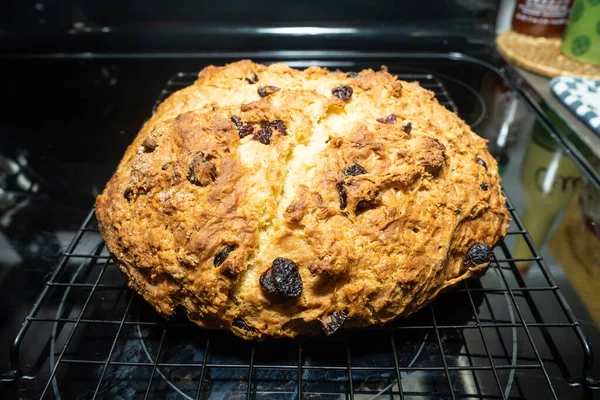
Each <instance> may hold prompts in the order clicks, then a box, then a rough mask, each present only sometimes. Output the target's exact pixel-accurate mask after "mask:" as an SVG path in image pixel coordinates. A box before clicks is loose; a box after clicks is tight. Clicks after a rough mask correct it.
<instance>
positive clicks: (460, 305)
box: [2, 73, 598, 399]
mask: <svg viewBox="0 0 600 400" xmlns="http://www.w3.org/2000/svg"><path fill="white" fill-rule="evenodd" d="M195 77H196V75H195V74H187V73H179V74H177V75H175V76H174V77H173V78H171V79H170V80H169V81H168V83H167V85H166V87H165V89H164V90H163V91H162V93H161V96H160V98H159V99H158V101H157V103H156V104H159V103H160V102H161V101H162V100H163V99H164V98H165V97H166V96H168V95H169V94H171V93H172V92H174V91H176V90H178V89H180V88H183V87H185V86H188V85H190V84H191V83H192V82H193V80H194V79H195ZM400 78H401V79H403V80H417V81H419V82H420V83H421V85H422V86H424V87H425V88H427V89H430V90H432V91H434V92H435V94H436V96H437V98H438V100H439V101H440V103H442V104H444V105H445V106H446V107H448V108H449V109H450V110H452V111H453V112H457V107H456V105H455V104H454V102H453V101H452V99H451V98H450V96H449V94H448V92H447V91H446V89H445V88H444V86H443V84H442V82H441V81H440V80H438V79H437V78H436V77H434V76H432V75H428V74H408V75H400ZM508 210H509V212H510V214H511V218H512V223H511V226H510V228H509V232H508V235H507V237H506V239H505V240H504V241H503V242H501V243H500V244H499V245H498V246H497V247H496V249H495V250H494V260H493V263H492V265H491V268H490V269H489V271H488V272H487V274H486V275H485V276H483V277H482V278H480V279H469V280H466V281H464V282H462V283H461V284H460V286H459V287H458V288H456V289H455V290H452V291H449V292H447V293H444V294H441V295H440V296H439V298H438V299H437V300H436V301H434V302H433V303H432V304H431V305H429V306H428V307H426V308H425V309H424V310H422V311H420V312H418V313H416V314H415V315H413V316H411V317H410V318H408V319H400V320H398V321H395V322H393V323H390V324H388V325H386V326H381V327H380V326H376V327H369V328H363V329H349V330H342V331H340V332H338V333H336V334H335V335H333V336H331V337H328V338H325V337H320V338H298V339H293V340H291V339H289V340H288V339H285V340H267V341H265V342H262V343H249V342H244V341H242V340H241V339H239V338H236V337H235V336H233V335H232V334H230V333H228V332H224V331H209V330H204V329H201V328H199V327H197V326H195V325H193V324H192V323H190V322H189V321H187V319H185V317H181V316H175V317H173V318H172V319H170V320H168V321H167V320H163V319H161V318H160V317H158V316H157V314H156V313H155V312H154V311H153V310H152V309H151V308H150V306H148V305H147V304H146V303H145V302H144V301H143V299H141V297H140V296H138V295H137V294H135V293H134V292H133V291H131V290H129V289H128V288H127V286H126V284H125V282H124V279H123V276H122V274H121V273H120V271H118V269H117V268H116V266H115V265H114V263H113V262H112V260H111V259H110V257H109V255H108V253H107V250H106V248H105V247H104V244H103V242H102V238H101V237H100V234H99V231H98V228H97V223H96V220H95V217H94V212H93V210H92V211H91V212H90V214H89V215H88V217H87V219H86V220H85V221H84V223H83V225H82V226H81V228H80V229H79V230H78V232H77V234H76V235H75V237H74V239H73V241H72V243H71V244H70V245H69V246H68V248H67V250H66V252H65V253H64V256H63V257H62V260H61V262H60V264H59V265H58V267H57V268H56V270H55V271H54V273H53V274H52V276H51V277H50V278H49V280H48V282H47V283H46V286H45V288H44V289H43V291H42V293H41V294H40V296H39V298H38V301H37V302H36V303H35V306H34V307H33V309H32V310H31V312H30V314H29V316H28V317H27V319H26V320H25V322H24V324H23V326H22V329H21V330H20V332H19V334H18V336H17V337H16V338H15V341H14V344H13V346H12V348H11V363H12V370H11V371H10V372H9V373H8V374H6V375H5V376H3V377H2V380H3V381H4V382H7V381H12V382H13V383H15V384H16V385H18V392H19V394H20V395H21V396H22V397H24V398H56V399H70V398H86V399H87V398H92V399H96V398H110V399H114V398H127V399H129V398H140V399H147V398H169V399H171V398H172V399H206V398H215V399H222V398H227V399H238V398H245V399H305V398H323V399H409V398H410V399H412V398H421V399H423V398H439V399H447V398H452V399H455V398H471V399H517V398H543V399H547V398H559V397H560V396H561V394H562V393H581V394H582V395H587V396H592V395H593V394H592V391H594V393H596V394H597V392H595V389H598V382H597V381H594V380H593V378H592V376H591V375H592V367H593V359H592V352H591V349H590V346H589V344H588V342H587V340H586V339H585V337H584V334H583V332H582V329H581V327H580V326H579V324H578V323H577V321H576V319H575V317H574V315H573V313H572V311H571V310H570V308H569V306H568V305H567V303H566V301H565V299H564V297H563V295H562V293H561V292H560V290H559V288H558V287H557V285H556V283H555V281H554V279H553V277H552V276H551V274H550V273H549V271H548V268H547V266H546V265H545V263H544V261H543V260H542V257H541V256H540V254H539V253H538V252H537V251H536V250H535V249H534V247H533V245H532V241H531V238H530V237H529V235H528V233H527V231H526V230H525V227H524V226H523V224H522V223H521V220H520V219H519V217H518V216H517V214H516V213H515V210H514V208H513V206H512V205H511V204H510V202H509V203H508ZM519 240H523V241H525V242H526V244H527V246H528V247H529V250H530V252H531V254H530V255H529V257H522V258H518V259H517V258H514V257H512V256H511V254H510V251H509V245H510V244H515V243H516V242H517V241H519ZM519 263H529V264H531V268H532V269H538V270H539V271H540V272H541V274H542V276H543V277H544V282H545V283H544V285H543V286H537V287H528V286H527V285H526V283H525V281H524V280H523V278H522V277H521V275H520V274H519V272H518V269H517V265H518V264H519ZM547 310H552V312H551V313H548V312H545V311H547ZM573 357H575V358H576V359H577V360H579V363H578V367H577V368H576V369H575V370H571V369H572V367H570V366H569V365H568V364H569V363H568V362H567V361H566V359H567V358H569V359H570V358H573ZM571 364H572V363H571ZM567 390H569V391H568V392H566V391H567ZM573 390H574V391H575V392H573ZM569 396H570V395H569ZM569 398H572V397H569Z"/></svg>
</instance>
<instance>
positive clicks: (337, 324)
mask: <svg viewBox="0 0 600 400" xmlns="http://www.w3.org/2000/svg"><path fill="white" fill-rule="evenodd" d="M347 318H348V314H346V313H345V312H344V311H336V312H334V313H332V314H330V315H328V316H327V317H325V319H324V320H321V321H320V322H321V325H322V327H323V332H325V335H327V336H329V335H332V334H333V333H335V332H336V331H337V330H338V329H340V328H341V327H342V325H344V322H346V319H347Z"/></svg>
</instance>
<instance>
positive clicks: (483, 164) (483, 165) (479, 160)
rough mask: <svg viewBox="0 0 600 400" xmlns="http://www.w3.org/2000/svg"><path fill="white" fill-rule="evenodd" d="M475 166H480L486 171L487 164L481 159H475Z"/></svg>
mask: <svg viewBox="0 0 600 400" xmlns="http://www.w3.org/2000/svg"><path fill="white" fill-rule="evenodd" d="M477 164H479V165H481V166H482V167H483V168H485V169H486V170H487V164H486V163H485V161H483V160H482V159H481V158H479V157H477Z"/></svg>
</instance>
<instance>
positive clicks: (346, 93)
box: [331, 85, 354, 101]
mask: <svg viewBox="0 0 600 400" xmlns="http://www.w3.org/2000/svg"><path fill="white" fill-rule="evenodd" d="M352 93H354V90H353V89H352V88H351V87H350V86H348V85H342V86H338V87H334V88H333V89H331V94H333V95H334V96H335V97H337V98H338V99H340V100H344V101H348V100H350V97H352Z"/></svg>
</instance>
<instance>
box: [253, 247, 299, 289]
mask: <svg viewBox="0 0 600 400" xmlns="http://www.w3.org/2000/svg"><path fill="white" fill-rule="evenodd" d="M260 286H261V287H262V288H263V290H264V291H265V292H267V293H268V294H270V295H275V296H282V297H285V298H288V299H297V298H298V297H300V295H301V294H302V278H301V277H300V274H299V273H298V266H297V265H296V263H295V262H294V261H292V260H290V259H289V258H283V257H277V258H276V259H275V260H274V261H273V263H272V264H271V266H270V267H269V268H268V269H267V270H266V271H265V272H263V274H262V275H261V276H260Z"/></svg>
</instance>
